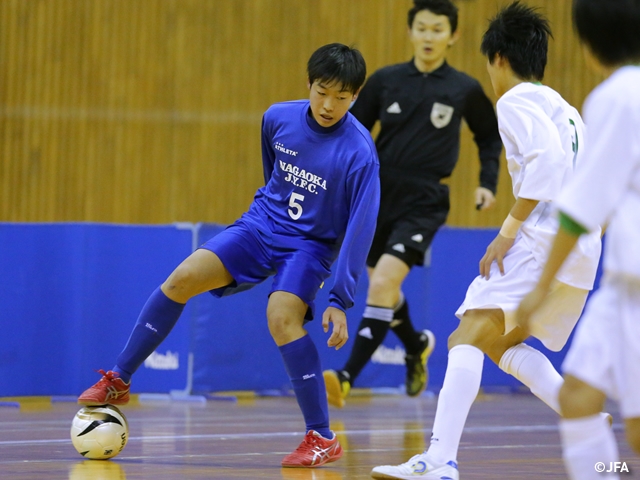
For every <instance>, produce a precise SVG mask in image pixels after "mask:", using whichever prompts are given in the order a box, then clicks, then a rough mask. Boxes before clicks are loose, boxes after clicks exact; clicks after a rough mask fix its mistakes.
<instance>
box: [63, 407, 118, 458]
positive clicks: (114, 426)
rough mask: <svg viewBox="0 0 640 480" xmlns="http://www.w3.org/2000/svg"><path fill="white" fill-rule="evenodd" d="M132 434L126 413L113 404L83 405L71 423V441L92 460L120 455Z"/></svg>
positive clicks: (81, 453)
mask: <svg viewBox="0 0 640 480" xmlns="http://www.w3.org/2000/svg"><path fill="white" fill-rule="evenodd" d="M128 438H129V425H128V423H127V419H126V417H125V416H124V414H123V413H122V412H121V411H120V410H118V408H117V407H114V406H113V405H100V406H97V407H83V408H81V409H80V410H79V411H78V413H76V416H75V417H73V422H72V423H71V442H72V443H73V446H74V447H75V448H76V450H77V451H78V453H79V454H80V455H82V456H83V457H85V458H90V459H92V460H105V459H107V458H112V457H115V456H116V455H118V454H119V453H120V452H121V451H122V449H123V448H124V446H125V445H126V444H127V440H128Z"/></svg>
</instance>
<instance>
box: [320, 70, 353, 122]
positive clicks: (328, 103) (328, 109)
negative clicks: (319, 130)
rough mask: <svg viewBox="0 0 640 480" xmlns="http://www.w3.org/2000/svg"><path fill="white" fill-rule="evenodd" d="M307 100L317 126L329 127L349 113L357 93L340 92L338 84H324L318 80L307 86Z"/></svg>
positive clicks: (340, 87) (340, 88)
mask: <svg viewBox="0 0 640 480" xmlns="http://www.w3.org/2000/svg"><path fill="white" fill-rule="evenodd" d="M309 91H310V93H309V100H310V102H311V113H312V114H313V118H314V119H315V121H316V122H318V125H320V126H321V127H325V128H327V127H331V126H333V125H335V124H336V123H338V122H339V121H340V120H341V119H342V117H344V116H345V115H346V114H347V112H348V111H349V107H350V106H351V102H354V101H355V100H356V98H357V97H358V94H357V93H355V94H354V93H351V92H348V91H346V90H342V85H341V84H339V83H333V84H331V83H325V82H321V81H319V80H316V81H314V82H313V84H309Z"/></svg>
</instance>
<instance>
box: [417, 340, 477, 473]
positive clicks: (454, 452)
mask: <svg viewBox="0 0 640 480" xmlns="http://www.w3.org/2000/svg"><path fill="white" fill-rule="evenodd" d="M483 362H484V353H482V351H481V350H480V349H478V348H476V347H474V346H472V345H457V346H455V347H453V348H452V349H451V350H450V351H449V361H448V363H447V372H446V373H445V375H444V383H443V385H442V390H440V395H439V396H438V407H437V408H436V418H435V420H434V421H433V432H432V434H431V446H430V447H429V450H428V453H429V455H430V456H431V458H432V459H433V460H434V461H435V462H437V463H446V462H448V461H449V460H455V459H456V457H457V456H458V446H459V445H460V437H461V436H462V430H463V429H464V424H465V422H466V421H467V415H468V414H469V410H470V409H471V405H473V402H474V400H475V399H476V397H477V396H478V391H479V390H480V380H481V379H482V364H483Z"/></svg>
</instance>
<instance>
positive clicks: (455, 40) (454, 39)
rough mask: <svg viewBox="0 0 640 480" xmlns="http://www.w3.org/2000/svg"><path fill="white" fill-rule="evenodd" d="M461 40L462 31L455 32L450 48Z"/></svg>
mask: <svg viewBox="0 0 640 480" xmlns="http://www.w3.org/2000/svg"><path fill="white" fill-rule="evenodd" d="M459 39H460V30H456V31H455V32H453V34H452V35H451V38H450V39H449V46H450V47H453V46H454V45H455V44H456V42H457V41H458V40H459Z"/></svg>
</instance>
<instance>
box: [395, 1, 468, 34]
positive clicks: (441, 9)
mask: <svg viewBox="0 0 640 480" xmlns="http://www.w3.org/2000/svg"><path fill="white" fill-rule="evenodd" d="M422 10H429V11H430V12H431V13H434V14H436V15H446V16H447V17H449V24H450V25H451V33H455V31H456V29H457V28H458V7H456V6H455V5H454V4H453V2H451V0H415V1H414V2H413V7H412V8H411V10H409V13H408V15H407V22H408V23H409V28H412V27H413V20H414V19H415V18H416V15H417V14H418V12H421V11H422Z"/></svg>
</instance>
